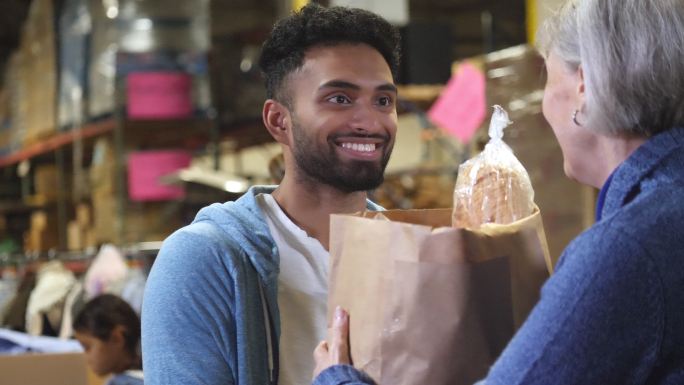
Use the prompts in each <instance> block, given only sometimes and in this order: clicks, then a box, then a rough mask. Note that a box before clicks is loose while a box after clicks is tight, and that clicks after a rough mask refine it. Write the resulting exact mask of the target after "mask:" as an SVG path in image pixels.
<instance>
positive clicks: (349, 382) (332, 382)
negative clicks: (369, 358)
mask: <svg viewBox="0 0 684 385" xmlns="http://www.w3.org/2000/svg"><path fill="white" fill-rule="evenodd" d="M313 385H375V382H374V381H373V379H372V378H370V377H369V376H368V375H367V374H366V373H364V372H361V371H359V370H356V369H354V367H353V366H350V365H335V366H331V367H329V368H327V369H325V370H324V371H322V372H321V373H320V374H319V375H318V376H317V377H316V379H315V380H314V383H313Z"/></svg>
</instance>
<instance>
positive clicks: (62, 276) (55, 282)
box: [26, 261, 76, 335]
mask: <svg viewBox="0 0 684 385" xmlns="http://www.w3.org/2000/svg"><path fill="white" fill-rule="evenodd" d="M37 276H38V278H37V281H36V287H35V288H34V289H33V291H32V292H31V297H30V298H29V301H28V306H27V308H26V332H27V333H28V334H31V335H41V334H43V331H44V330H45V327H46V326H48V328H49V329H51V330H54V331H57V330H59V326H60V324H61V321H62V312H63V309H64V301H65V300H66V297H67V294H69V291H70V290H71V289H72V287H73V286H74V284H76V277H75V276H74V273H72V272H71V271H69V270H67V269H66V268H65V267H64V265H63V264H62V263H61V262H60V261H51V262H48V263H46V264H44V265H43V266H42V267H41V268H40V269H39V270H38V274H37ZM46 321H47V322H48V323H49V325H46V324H45V322H46ZM55 334H56V333H55Z"/></svg>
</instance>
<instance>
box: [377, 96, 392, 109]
mask: <svg viewBox="0 0 684 385" xmlns="http://www.w3.org/2000/svg"><path fill="white" fill-rule="evenodd" d="M392 103H393V100H392V98H390V97H388V96H383V97H381V98H379V99H378V104H379V105H380V106H383V107H386V106H391V105H392Z"/></svg>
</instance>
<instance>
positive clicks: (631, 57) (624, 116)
mask: <svg viewBox="0 0 684 385" xmlns="http://www.w3.org/2000/svg"><path fill="white" fill-rule="evenodd" d="M537 37H538V42H539V43H538V44H539V49H540V52H541V53H542V54H543V55H544V56H548V54H549V53H550V52H553V53H554V54H556V55H558V57H559V58H560V59H562V60H563V61H564V62H565V63H566V64H567V65H568V66H569V67H570V68H575V69H576V68H578V67H579V66H580V65H581V66H582V70H583V72H584V82H585V92H586V105H585V106H584V110H583V111H582V112H583V115H584V116H585V117H584V120H585V121H586V124H587V126H589V127H592V128H593V129H595V130H597V131H600V132H603V133H607V134H616V135H629V136H634V135H636V136H645V137H648V136H652V135H655V134H657V133H659V132H663V131H666V130H669V129H671V128H673V127H678V126H684V1H682V0H568V1H566V3H565V4H564V5H563V6H562V7H561V8H560V9H559V11H558V12H557V13H556V14H555V15H554V16H553V17H551V18H550V19H549V20H547V21H546V22H545V24H544V26H543V27H542V28H541V29H540V30H539V32H538V35H537Z"/></svg>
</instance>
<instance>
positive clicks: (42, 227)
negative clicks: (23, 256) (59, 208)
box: [24, 210, 59, 252]
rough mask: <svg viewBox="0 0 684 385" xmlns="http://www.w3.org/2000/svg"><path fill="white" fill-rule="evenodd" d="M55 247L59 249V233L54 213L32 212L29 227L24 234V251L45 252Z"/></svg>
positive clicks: (51, 211)
mask: <svg viewBox="0 0 684 385" xmlns="http://www.w3.org/2000/svg"><path fill="white" fill-rule="evenodd" d="M57 247H59V232H58V230H57V213H56V211H53V210H50V211H48V210H38V211H34V212H33V214H31V221H30V227H29V229H28V230H27V231H26V233H25V234H24V250H25V251H27V252H45V251H49V250H51V249H55V248H57Z"/></svg>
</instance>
